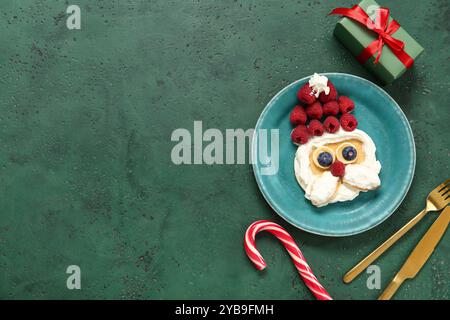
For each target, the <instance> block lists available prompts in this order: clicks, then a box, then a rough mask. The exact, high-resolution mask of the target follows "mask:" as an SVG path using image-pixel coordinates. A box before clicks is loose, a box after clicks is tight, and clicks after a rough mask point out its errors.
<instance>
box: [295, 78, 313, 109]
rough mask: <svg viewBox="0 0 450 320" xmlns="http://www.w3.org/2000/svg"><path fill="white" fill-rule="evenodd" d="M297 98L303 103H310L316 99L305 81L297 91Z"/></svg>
mask: <svg viewBox="0 0 450 320" xmlns="http://www.w3.org/2000/svg"><path fill="white" fill-rule="evenodd" d="M297 98H298V100H300V101H301V102H303V103H306V104H311V103H313V102H314V101H316V96H315V95H314V94H312V90H311V88H310V87H309V83H308V82H307V83H306V84H305V85H304V86H303V87H301V88H300V90H298V92H297Z"/></svg>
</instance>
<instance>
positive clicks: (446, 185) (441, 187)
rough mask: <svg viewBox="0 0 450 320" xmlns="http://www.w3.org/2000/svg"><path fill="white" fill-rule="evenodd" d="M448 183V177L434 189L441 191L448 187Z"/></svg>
mask: <svg viewBox="0 0 450 320" xmlns="http://www.w3.org/2000/svg"><path fill="white" fill-rule="evenodd" d="M449 183H450V179H447V180H446V181H444V183H441V184H440V185H438V186H437V187H436V188H435V189H434V190H435V191H437V192H441V191H442V190H444V189H446V188H448V185H449Z"/></svg>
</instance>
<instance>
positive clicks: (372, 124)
mask: <svg viewBox="0 0 450 320" xmlns="http://www.w3.org/2000/svg"><path fill="white" fill-rule="evenodd" d="M324 75H326V76H327V77H328V78H329V79H330V80H331V81H332V82H333V84H334V85H335V87H336V89H337V90H338V92H339V94H340V95H345V96H349V97H350V98H352V99H353V100H354V101H355V105H356V108H355V111H354V114H355V116H356V118H357V119H358V123H359V124H358V128H359V129H361V130H363V131H365V132H366V133H368V134H369V136H371V137H372V139H373V141H374V142H375V145H376V147H377V152H376V156H377V159H378V160H379V161H380V163H381V166H382V169H381V173H380V178H381V187H380V188H379V189H378V190H374V191H369V192H363V193H360V194H359V196H358V197H356V199H354V200H352V201H346V202H340V203H333V204H330V205H328V206H325V207H322V208H316V207H314V206H313V205H312V204H311V203H310V201H309V200H307V199H306V198H305V197H304V191H303V189H302V188H301V187H300V185H299V184H298V183H297V181H296V179H295V175H294V167H293V162H294V156H295V151H296V149H297V148H296V146H295V145H294V144H293V143H292V142H291V139H290V133H291V130H292V126H291V124H290V122H289V114H290V112H291V110H292V108H293V107H294V106H295V105H296V104H297V97H296V93H297V91H298V89H299V88H300V87H301V86H302V85H304V84H305V83H306V82H307V81H308V79H309V77H306V78H303V79H301V80H298V81H296V82H294V83H292V84H290V85H289V86H287V87H286V88H284V89H283V90H281V91H280V92H279V93H278V94H277V95H276V96H275V97H273V99H272V100H271V101H270V102H269V103H268V105H267V106H266V108H265V109H264V111H263V112H262V114H261V116H260V117H259V119H258V122H257V124H256V128H255V129H256V130H255V133H257V132H258V130H259V129H279V154H280V157H279V169H278V172H277V173H276V174H272V175H268V174H267V172H266V173H264V170H267V168H266V167H265V166H264V165H263V163H266V162H263V161H261V159H260V158H259V156H258V154H259V148H260V142H261V139H260V138H259V136H258V134H255V135H254V137H253V143H252V157H253V160H254V161H253V162H254V164H253V170H254V173H255V177H256V181H257V183H258V186H259V188H260V190H261V192H262V194H263V195H264V197H265V199H266V200H267V202H268V203H269V205H270V206H271V207H272V208H273V210H275V212H277V213H278V214H279V215H280V216H281V217H282V218H284V219H285V220H286V221H288V222H289V223H291V224H293V225H294V226H296V227H298V228H300V229H302V230H305V231H308V232H311V233H315V234H319V235H324V236H348V235H354V234H357V233H361V232H364V231H366V230H369V229H371V228H373V227H375V226H376V225H378V224H380V223H381V222H383V221H384V220H385V219H387V218H388V217H389V216H390V215H391V214H392V213H393V212H394V211H395V210H396V209H397V207H398V206H399V205H400V203H401V202H402V200H403V198H404V197H405V195H406V193H407V192H408V189H409V187H410V185H411V182H412V179H413V175H414V168H415V163H416V152H415V146H414V138H413V134H412V131H411V127H410V126H409V123H408V120H407V119H406V116H405V115H404V113H403V112H402V110H401V109H400V107H399V106H398V104H397V103H396V102H395V101H394V99H392V98H391V97H390V96H389V95H388V94H387V93H386V92H385V91H384V90H382V89H381V88H380V87H378V86H377V85H375V84H373V83H372V82H370V81H368V80H365V79H363V78H360V77H357V76H353V75H349V74H344V73H324ZM268 146H269V154H270V152H271V150H270V146H271V144H270V139H269V143H268ZM263 154H265V153H263ZM264 168H266V169H264Z"/></svg>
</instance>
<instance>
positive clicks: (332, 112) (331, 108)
mask: <svg viewBox="0 0 450 320" xmlns="http://www.w3.org/2000/svg"><path fill="white" fill-rule="evenodd" d="M323 114H324V115H326V116H337V115H338V114H339V104H338V103H337V102H336V101H334V100H333V101H330V102H327V103H325V104H324V105H323Z"/></svg>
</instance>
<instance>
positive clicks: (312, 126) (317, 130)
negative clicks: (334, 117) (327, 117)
mask: <svg viewBox="0 0 450 320" xmlns="http://www.w3.org/2000/svg"><path fill="white" fill-rule="evenodd" d="M308 131H309V134H310V135H312V136H321V135H323V131H324V129H323V125H322V123H321V122H320V121H319V120H316V119H314V120H311V121H310V122H309V125H308Z"/></svg>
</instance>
